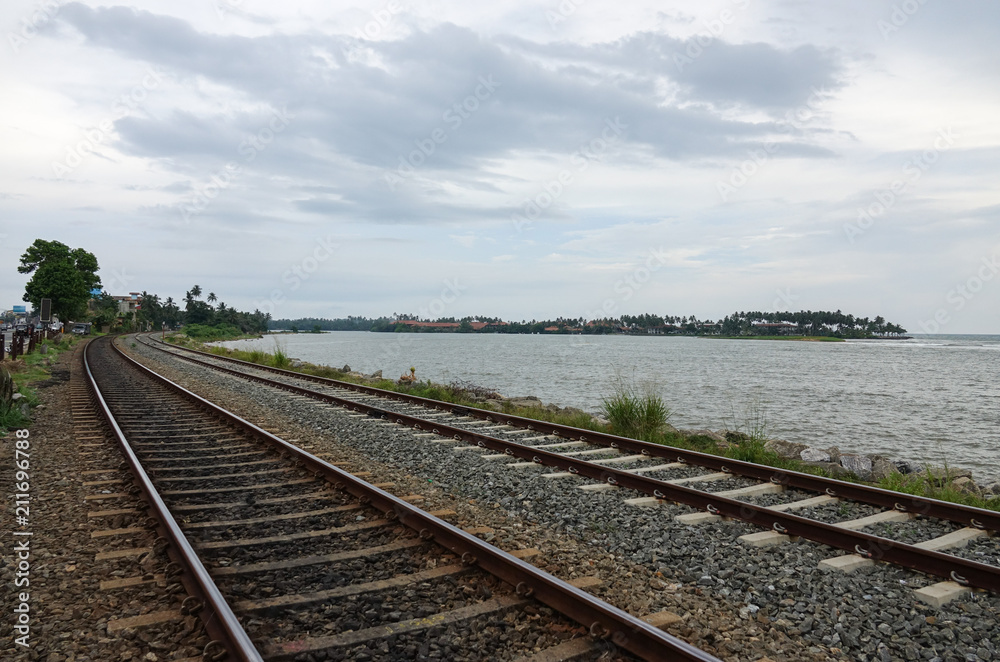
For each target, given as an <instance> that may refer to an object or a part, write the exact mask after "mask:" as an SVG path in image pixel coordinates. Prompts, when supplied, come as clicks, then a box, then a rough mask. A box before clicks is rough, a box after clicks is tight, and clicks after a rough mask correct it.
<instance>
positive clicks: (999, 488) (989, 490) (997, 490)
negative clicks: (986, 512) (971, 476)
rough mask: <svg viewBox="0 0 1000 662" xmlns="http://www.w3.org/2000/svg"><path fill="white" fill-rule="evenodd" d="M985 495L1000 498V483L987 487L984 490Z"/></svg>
mask: <svg viewBox="0 0 1000 662" xmlns="http://www.w3.org/2000/svg"><path fill="white" fill-rule="evenodd" d="M983 492H984V493H985V494H992V495H993V496H1000V483H993V484H992V485H987V486H986V487H984V488H983Z"/></svg>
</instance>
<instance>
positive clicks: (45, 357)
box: [0, 334, 80, 432]
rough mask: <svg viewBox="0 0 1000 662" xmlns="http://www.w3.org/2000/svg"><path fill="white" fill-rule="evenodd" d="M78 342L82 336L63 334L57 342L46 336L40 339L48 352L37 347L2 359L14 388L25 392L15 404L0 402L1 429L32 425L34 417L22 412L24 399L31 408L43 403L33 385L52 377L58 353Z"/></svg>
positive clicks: (4, 368)
mask: <svg viewBox="0 0 1000 662" xmlns="http://www.w3.org/2000/svg"><path fill="white" fill-rule="evenodd" d="M78 342H80V339H79V338H77V337H76V336H74V335H72V334H64V335H63V340H62V342H59V343H56V342H52V341H50V340H46V341H44V342H43V343H40V344H44V345H47V346H48V353H46V354H42V353H41V352H40V351H39V348H37V347H36V348H35V351H34V352H32V353H31V354H24V355H22V356H19V357H17V359H14V360H11V359H9V358H8V359H5V360H3V361H2V362H0V368H2V369H3V370H6V371H7V372H9V373H10V376H11V378H12V382H13V384H12V387H13V390H14V391H15V392H17V393H20V394H21V395H22V398H21V399H20V400H18V401H17V403H16V405H15V404H14V403H11V404H10V405H5V404H3V403H2V402H0V432H3V431H5V430H14V429H18V428H23V427H27V426H28V425H30V423H31V418H29V417H25V416H24V415H23V414H22V413H21V403H23V402H27V403H28V405H29V407H31V408H34V407H37V406H38V405H39V404H40V400H39V398H38V394H37V393H36V392H35V390H34V389H33V388H32V385H34V384H37V383H38V382H44V381H46V380H49V379H51V378H52V371H51V366H52V364H53V363H55V362H56V360H57V359H58V356H59V354H61V353H63V352H68V351H71V350H73V349H74V348H75V347H76V344H77V343H78Z"/></svg>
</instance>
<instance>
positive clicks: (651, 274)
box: [0, 0, 1000, 333]
mask: <svg viewBox="0 0 1000 662" xmlns="http://www.w3.org/2000/svg"><path fill="white" fill-rule="evenodd" d="M0 29H2V33H3V35H4V39H3V41H4V43H3V44H2V46H0V53H2V55H0V58H2V66H0V77H2V85H3V90H4V94H3V101H2V102H0V144H2V145H3V149H2V151H0V168H2V178H0V266H2V268H3V270H2V273H3V276H2V278H0V308H5V307H9V306H10V305H13V304H18V303H21V301H20V299H21V295H22V293H23V285H24V278H23V277H22V276H21V275H20V274H18V273H17V272H16V270H15V267H16V264H17V261H18V258H19V256H20V254H21V253H22V252H23V251H24V249H25V248H26V247H27V246H28V245H30V243H31V242H32V241H33V240H34V239H36V238H44V239H55V240H59V241H62V242H64V243H66V244H68V245H70V246H72V247H83V248H86V249H87V250H90V251H92V252H94V253H95V254H96V255H97V258H98V260H99V262H100V264H101V272H100V275H101V276H102V278H103V281H104V284H105V286H106V288H107V289H108V290H109V291H111V292H112V293H114V294H119V293H125V292H128V291H130V290H148V291H151V292H156V293H159V294H160V295H161V296H168V295H169V296H173V297H174V298H180V297H182V296H183V294H184V291H185V290H187V289H188V288H190V287H191V286H192V285H193V284H195V283H197V284H200V285H201V286H202V288H203V289H204V290H205V291H206V292H208V291H213V292H215V293H216V294H217V295H218V296H219V298H220V300H222V301H225V302H226V303H227V304H228V305H233V306H236V307H238V308H243V309H252V308H255V307H256V308H260V309H261V310H265V311H268V312H271V313H272V314H273V315H274V316H275V317H298V316H319V317H340V316H346V315H352V314H354V315H357V314H361V315H380V314H389V313H392V312H411V313H416V314H423V315H432V316H438V315H447V316H452V315H454V316H463V315H474V314H495V315H501V316H503V317H505V318H508V319H522V318H527V319H531V318H540V319H541V318H552V317H555V316H559V315H562V316H569V317H581V316H583V317H587V318H593V317H600V316H604V315H605V314H606V313H608V312H609V313H611V314H612V315H618V314H622V313H640V312H655V313H660V314H668V313H669V314H678V315H680V314H683V315H690V314H694V315H697V316H698V317H700V318H719V317H722V316H723V315H725V314H728V313H730V312H732V311H735V310H749V309H761V310H787V309H793V310H798V309H813V310H816V309H831V310H836V309H841V310H843V311H845V312H851V313H854V314H857V315H868V316H875V315H879V314H881V315H883V316H885V317H886V318H887V319H889V320H890V321H895V322H898V323H901V324H903V325H904V326H906V327H907V328H908V329H910V330H911V331H916V332H919V331H921V330H939V331H941V332H944V333H977V332H978V333H1000V306H998V305H997V304H998V301H1000V275H998V274H997V271H998V269H1000V263H998V262H997V258H998V256H1000V223H998V221H1000V187H998V185H997V181H998V180H997V171H998V164H1000V121H998V118H1000V3H996V2H992V1H988V0H978V1H976V0H971V1H967V2H962V3H946V2H943V1H942V0H907V1H906V2H901V1H897V2H895V3H894V2H890V1H883V0H842V1H839V2H836V3H816V2H799V1H795V0H719V1H701V2H674V3H654V2H648V1H647V2H639V1H634V0H618V1H617V2H614V3H607V2H597V1H596V0H563V2H562V3H559V2H556V1H554V0H553V1H552V2H523V1H509V0H498V1H495V2H492V3H485V4H483V3H458V2H454V3H444V2H433V1H426V2H417V1H409V0H389V1H388V2H385V1H383V0H377V1H375V2H368V3H364V2H360V3H352V6H350V7H348V4H347V3H326V2H319V1H315V2H309V1H302V2H294V1H293V2H287V3H271V2H264V1H263V0H198V1H186V2H183V1H182V2H179V1H177V0H171V1H170V2H165V1H160V0H144V1H143V2H136V3H131V4H129V5H118V4H114V3H101V2H60V1H59V0H49V1H48V2H26V1H21V0H9V1H7V2H4V5H3V8H2V9H0Z"/></svg>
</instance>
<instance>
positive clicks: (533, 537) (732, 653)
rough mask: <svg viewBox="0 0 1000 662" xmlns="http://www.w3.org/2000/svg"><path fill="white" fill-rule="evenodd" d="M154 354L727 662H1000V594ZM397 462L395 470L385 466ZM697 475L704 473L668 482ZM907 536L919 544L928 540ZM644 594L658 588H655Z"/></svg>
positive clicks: (236, 403) (174, 370)
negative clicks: (691, 511)
mask: <svg viewBox="0 0 1000 662" xmlns="http://www.w3.org/2000/svg"><path fill="white" fill-rule="evenodd" d="M154 352H155V350H149V349H144V348H143V349H140V350H139V351H138V352H137V353H138V354H139V355H140V356H148V357H149V358H150V359H152V360H153V361H155V362H157V364H158V365H159V364H160V362H163V365H160V367H159V369H161V370H162V371H163V372H164V373H165V374H167V375H168V376H170V377H171V378H177V379H179V380H181V381H182V382H183V383H185V384H186V385H187V386H188V387H189V388H192V389H194V390H195V391H197V392H199V393H201V394H203V395H205V396H206V397H210V398H213V399H218V400H219V401H220V402H223V403H224V405H225V406H227V407H229V408H231V409H233V410H234V411H236V412H237V413H242V414H243V415H245V416H248V417H250V418H252V419H253V420H255V421H257V422H259V423H260V422H265V423H266V424H267V425H269V426H274V425H277V422H278V421H280V426H281V429H283V430H288V431H289V432H290V433H292V434H294V435H295V438H297V439H300V440H302V441H306V440H308V441H309V443H311V444H312V445H314V446H316V447H317V448H329V449H336V450H337V452H338V453H342V454H343V456H344V457H345V458H347V459H351V460H358V458H360V459H359V460H358V466H359V467H361V466H363V467H364V468H365V469H367V470H371V471H373V472H374V473H375V476H377V477H378V480H386V479H392V478H395V479H396V480H398V481H400V482H402V481H403V480H405V479H406V477H407V476H412V479H411V481H412V483H413V484H414V485H421V484H422V485H424V486H425V488H424V489H423V490H421V491H422V493H424V494H425V495H427V496H428V497H429V500H428V503H427V504H426V505H428V506H430V505H431V504H432V503H433V504H434V505H435V506H439V504H449V503H450V504H456V505H459V506H464V504H469V506H471V509H468V510H467V509H465V508H457V509H459V512H460V513H462V514H463V516H466V517H469V518H472V519H473V521H476V522H482V521H485V520H489V518H490V517H493V518H494V519H497V520H499V521H506V522H507V523H508V524H507V526H506V527H502V528H505V529H506V531H502V530H501V529H498V531H497V534H496V537H495V538H494V539H493V542H494V544H499V545H501V546H505V545H510V544H520V545H525V546H528V545H535V546H538V547H539V548H541V549H543V551H545V553H546V558H545V560H544V561H542V563H543V566H542V567H543V568H545V569H546V570H549V568H550V567H551V568H554V569H552V570H549V571H550V572H554V573H555V574H557V575H558V576H561V577H563V578H569V577H571V576H572V575H573V574H574V572H578V571H579V569H580V568H586V565H587V563H588V562H587V561H586V558H587V557H588V556H589V557H590V558H591V559H594V563H595V565H594V566H591V568H592V569H593V570H601V569H604V572H605V574H604V575H602V576H603V577H604V578H605V580H606V581H608V582H609V583H619V582H621V583H628V582H631V590H632V591H633V592H632V593H629V594H625V593H622V592H618V593H617V594H615V595H608V596H607V599H610V600H611V601H612V602H613V603H615V604H618V605H619V606H623V607H625V608H628V609H630V610H632V611H634V612H635V613H644V612H643V611H642V610H643V609H655V608H672V609H673V610H675V611H677V613H679V614H681V615H682V616H683V617H684V621H683V623H682V624H681V625H679V626H678V627H676V628H671V630H670V631H671V632H673V633H675V634H678V635H679V636H681V637H684V638H686V639H687V640H689V641H691V643H693V644H694V645H697V646H699V647H702V648H705V649H706V650H709V651H711V652H713V653H714V654H716V655H719V656H720V657H723V658H724V659H727V660H728V659H750V660H752V659H757V658H759V657H761V656H763V655H767V656H769V657H771V659H776V660H777V659H789V660H799V659H857V660H911V659H927V660H932V659H934V658H935V657H937V658H940V659H942V660H952V659H955V660H964V659H977V656H978V659H1000V653H998V652H997V647H998V642H1000V635H998V629H997V618H998V614H1000V599H998V597H997V596H994V595H989V594H975V595H974V596H973V597H972V598H970V599H967V600H965V601H959V602H954V603H951V604H949V605H946V606H944V607H943V608H940V609H932V608H930V607H929V606H927V605H924V604H923V603H921V602H919V601H917V600H916V599H915V598H914V596H913V594H912V589H913V588H914V587H919V586H924V585H927V584H929V583H934V581H936V580H935V579H932V578H930V577H926V576H923V575H920V574H918V573H914V572H912V571H909V570H905V569H902V568H894V567H891V566H886V565H883V564H879V565H877V566H875V567H872V568H868V569H862V570H859V571H857V572H856V573H854V574H852V575H842V574H838V573H828V572H825V571H822V570H820V569H819V568H818V565H817V564H818V562H819V561H820V560H822V559H824V558H827V557H830V556H834V555H837V554H838V553H839V552H837V551H835V550H832V549H830V548H827V547H824V546H821V545H817V544H813V543H808V542H798V543H791V544H786V545H783V546H780V547H772V548H766V549H757V548H751V547H747V546H744V545H742V544H740V543H738V542H737V541H736V536H737V535H739V534H740V533H743V532H750V531H754V530H755V529H754V528H752V527H749V526H748V525H745V524H741V523H735V522H717V523H714V524H709V525H704V526H683V525H680V524H678V523H676V522H674V521H673V519H672V517H673V515H675V514H677V513H678V512H685V511H686V510H688V509H681V508H675V507H672V506H663V507H659V508H653V509H644V508H635V507H632V506H628V505H626V504H624V503H623V500H624V499H625V498H629V497H632V496H635V493H634V492H631V491H627V490H621V491H615V492H608V493H591V494H588V493H585V492H582V491H580V490H578V489H576V488H575V485H577V484H579V483H580V482H581V481H580V480H579V479H569V480H548V479H544V478H541V477H540V476H539V474H537V473H535V472H525V471H522V470H519V469H511V468H507V467H503V466H500V465H497V464H496V463H489V462H487V461H484V460H482V459H480V458H479V457H478V454H477V453H475V452H471V453H456V452H453V451H452V450H451V448H450V445H445V444H432V443H427V442H426V439H425V438H415V437H413V436H412V434H411V433H410V432H409V431H407V430H404V429H402V428H397V427H391V426H380V425H373V424H372V423H371V422H369V421H368V420H367V419H365V418H352V417H348V416H346V415H345V414H343V413H342V412H341V411H338V410H337V409H334V408H330V407H313V406H310V405H309V403H307V402H305V401H303V400H299V399H291V398H288V397H287V396H286V395H285V394H283V393H280V392H278V391H275V390H273V389H269V388H267V387H263V386H259V385H256V384H251V383H248V382H246V381H245V380H240V379H238V378H233V377H229V376H226V375H221V374H218V373H212V372H210V371H207V370H206V369H204V368H200V367H197V366H193V365H191V364H187V363H185V362H182V361H177V360H175V359H171V358H169V357H164V356H163V355H162V353H159V352H155V353H154ZM386 458H391V462H392V464H393V465H394V467H386V466H384V465H381V462H382V461H385V459H386ZM366 462H367V464H366ZM664 473H667V472H664ZM694 473H704V471H703V470H691V469H687V470H684V473H682V474H680V475H678V474H673V475H669V476H664V477H665V478H680V477H684V476H685V475H691V474H694ZM796 492H797V491H789V492H787V493H784V494H778V495H766V496H763V497H758V498H757V503H760V504H771V503H785V502H789V501H796V500H800V499H802V498H808V497H811V496H815V495H813V494H805V493H799V494H796ZM434 495H437V500H435V498H434ZM847 507H848V513H847V514H846V515H842V514H841V504H832V507H823V508H816V509H814V510H815V511H817V512H818V513H820V514H822V516H823V517H826V518H828V521H842V520H844V519H853V518H857V517H863V516H865V515H868V514H872V513H873V512H876V510H875V509H873V508H871V507H868V506H860V505H859V504H853V503H849V504H847ZM491 511H492V513H491ZM895 526H896V527H898V526H899V525H895ZM898 530H903V531H908V530H907V529H905V528H902V529H898ZM905 535H917V534H916V529H914V530H913V531H908V532H907V533H905ZM933 535H936V534H933V533H932V534H930V535H927V536H925V537H933ZM550 542H551V544H549V543H550ZM559 549H567V550H572V551H571V552H570V553H568V556H569V557H571V558H573V559H575V561H574V563H575V564H577V565H573V564H572V563H570V564H560V563H558V562H556V563H549V561H551V560H552V559H553V558H558V556H559V555H558V550H559ZM969 549H970V550H974V549H975V547H974V546H973V545H970V547H969ZM654 553H655V560H654ZM546 563H547V565H546ZM626 575H627V576H626ZM643 585H647V586H649V587H650V588H649V589H648V590H646V591H643V590H642V589H641V586H643ZM598 594H599V595H602V592H601V591H598ZM602 597H603V595H602ZM789 601H791V602H789ZM800 603H801V607H800ZM894 610H895V611H898V615H897V614H895V613H894ZM904 624H905V625H904ZM918 625H919V627H918ZM969 656H971V657H969Z"/></svg>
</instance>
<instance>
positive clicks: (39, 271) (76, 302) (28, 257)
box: [17, 239, 101, 321]
mask: <svg viewBox="0 0 1000 662" xmlns="http://www.w3.org/2000/svg"><path fill="white" fill-rule="evenodd" d="M99 269H100V267H99V266H98V265H97V258H96V257H94V254H93V253H88V252H87V251H85V250H83V249H82V248H72V249H71V248H70V247H69V246H67V245H66V244H63V243H61V242H58V241H45V240H44V239H36V240H35V243H33V244H32V245H31V246H29V247H28V250H26V251H25V252H24V254H23V255H21V264H20V266H18V268H17V270H18V271H19V272H20V273H22V274H34V275H33V276H32V277H31V280H29V281H28V284H27V285H26V286H25V288H24V300H25V301H27V302H29V303H31V305H32V306H34V307H35V309H38V308H39V306H40V305H41V301H42V299H51V300H52V313H53V314H54V315H57V316H58V317H59V319H60V320H63V321H67V320H71V319H73V318H76V317H80V316H82V315H83V314H84V313H85V312H86V310H87V300H88V299H89V298H90V291H91V290H92V289H94V288H97V287H100V286H101V279H100V278H99V277H98V275H97V271H98V270H99Z"/></svg>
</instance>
